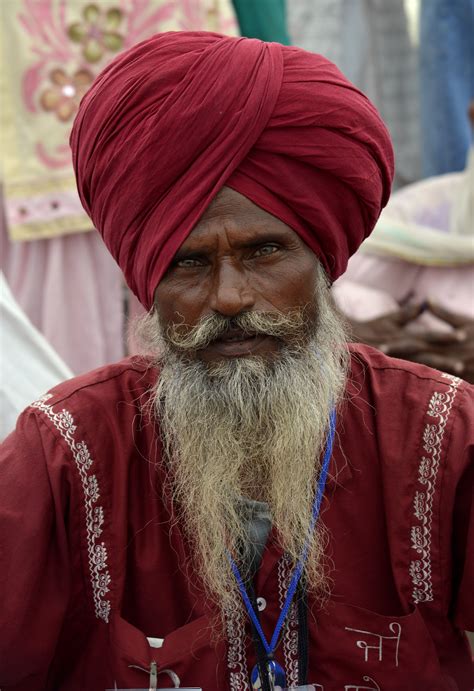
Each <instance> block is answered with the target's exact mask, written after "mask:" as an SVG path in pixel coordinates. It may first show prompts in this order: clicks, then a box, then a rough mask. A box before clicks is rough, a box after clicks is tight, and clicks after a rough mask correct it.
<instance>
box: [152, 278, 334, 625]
mask: <svg viewBox="0 0 474 691" xmlns="http://www.w3.org/2000/svg"><path fill="white" fill-rule="evenodd" d="M320 283H323V279H322V280H321V281H320ZM317 294H318V299H317V307H316V313H317V319H313V322H312V323H310V324H308V319H307V316H306V314H305V310H299V311H297V312H293V313H291V315H280V317H278V316H277V317H275V315H274V314H265V313H251V312H250V313H247V314H246V315H245V318H244V319H245V321H246V328H248V329H249V330H250V331H253V330H255V329H260V330H261V332H272V330H273V332H274V333H275V332H278V333H279V334H280V336H282V340H283V342H284V346H283V347H282V350H281V353H280V354H279V356H278V357H275V358H272V359H264V358H261V357H247V358H235V359H231V360H224V361H221V362H219V364H218V365H212V366H210V365H209V364H206V363H203V362H201V361H199V360H195V359H192V358H190V357H189V352H190V351H191V350H192V348H194V347H195V344H196V338H197V339H198V340H199V341H200V342H205V341H206V338H207V336H208V334H209V332H213V333H214V334H215V332H216V330H217V331H219V324H218V322H219V320H217V322H215V321H214V322H213V321H212V320H211V326H210V327H209V328H207V330H206V326H205V325H204V328H203V327H202V325H200V326H199V327H198V328H197V329H196V328H195V329H193V331H192V335H190V332H189V331H188V332H187V333H181V334H180V333H179V332H178V331H177V330H174V333H168V334H166V335H164V334H163V333H161V330H160V327H159V324H158V322H157V319H156V317H153V321H150V320H151V317H150V318H148V320H149V321H148V323H147V324H146V325H145V328H143V325H142V329H141V331H142V333H143V332H144V331H148V344H149V345H150V332H153V331H154V336H152V338H151V341H152V342H154V344H155V346H159V347H160V350H161V355H160V358H159V366H160V368H161V372H160V376H159V379H158V382H157V384H156V387H155V389H154V391H153V392H152V401H153V407H154V411H155V413H156V416H157V418H158V421H159V425H160V429H161V434H162V438H163V441H164V449H165V455H166V461H167V463H168V466H169V490H170V491H171V494H172V498H173V503H174V506H175V510H176V512H177V514H178V516H179V519H180V521H181V525H182V527H183V528H184V530H185V532H186V534H187V537H188V539H189V540H190V542H191V545H192V554H193V557H192V558H193V560H194V564H193V565H194V566H195V568H196V569H197V572H198V573H199V575H200V579H201V581H202V584H203V586H204V589H205V593H206V594H207V596H208V597H210V598H211V599H212V600H213V601H214V604H217V605H218V607H219V609H220V611H221V612H223V611H225V610H226V608H228V607H229V606H230V605H231V604H232V603H233V602H235V601H236V598H238V590H237V585H236V582H235V578H234V575H233V574H232V572H231V570H230V567H229V563H228V557H227V554H228V552H230V553H231V554H232V555H233V557H234V559H235V560H236V561H237V563H238V564H239V565H240V566H241V569H242V571H243V574H242V575H243V576H244V578H245V577H246V575H247V573H246V571H247V568H248V565H249V562H250V559H249V552H250V548H249V545H248V524H247V519H246V516H245V513H243V512H242V497H251V498H254V499H258V500H260V501H264V502H266V503H267V504H268V506H269V510H270V513H271V516H272V523H273V526H274V527H275V528H276V535H277V539H278V541H279V544H280V546H281V548H282V549H283V550H284V551H285V552H286V554H287V555H288V556H289V557H290V558H291V559H292V560H293V561H294V562H296V561H297V560H298V558H299V556H300V554H301V551H302V549H303V546H304V544H305V541H306V540H307V538H308V529H309V524H310V521H311V513H312V504H313V499H314V491H315V485H316V483H317V478H318V475H319V470H320V457H321V454H322V452H323V449H324V447H325V444H326V437H327V431H328V425H329V417H330V413H331V410H332V409H333V408H335V407H337V406H338V405H339V403H340V400H341V397H342V394H343V390H344V386H345V379H346V370H347V362H348V356H347V349H346V347H345V343H346V340H345V334H344V326H343V322H342V320H341V317H340V316H339V315H338V313H337V312H336V311H335V308H334V307H333V303H332V300H331V298H330V296H329V292H328V290H327V287H326V285H325V284H323V285H322V286H321V285H320V286H319V288H318V293H317ZM252 314H253V315H254V317H252ZM252 319H253V322H252ZM237 321H238V320H237ZM241 326H244V325H243V324H241ZM285 331H286V334H287V338H286V342H285V338H284V337H283V336H284V332H285ZM221 332H222V330H221ZM196 334H198V335H197V336H196ZM214 337H215V335H214ZM180 339H181V341H180ZM183 342H184V343H185V347H182V343H183ZM178 344H180V347H181V350H180V349H179V348H178V347H177V346H178ZM324 548H325V531H324V528H323V524H322V522H321V520H319V521H318V525H317V529H316V530H315V531H314V533H313V535H312V536H311V537H310V545H309V556H308V560H307V562H306V566H305V570H304V576H303V577H304V579H305V581H306V585H307V588H308V589H309V590H310V591H312V592H313V593H319V594H320V595H322V596H324V594H325V591H326V588H327V580H326V574H325V571H326V570H325V564H324V560H323V555H324Z"/></svg>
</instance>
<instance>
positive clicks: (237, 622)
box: [225, 556, 298, 691]
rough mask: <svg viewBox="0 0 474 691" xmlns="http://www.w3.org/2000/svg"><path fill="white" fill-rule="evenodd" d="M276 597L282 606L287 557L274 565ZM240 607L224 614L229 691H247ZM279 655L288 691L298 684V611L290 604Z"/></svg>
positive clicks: (287, 578) (288, 564) (243, 615)
mask: <svg viewBox="0 0 474 691" xmlns="http://www.w3.org/2000/svg"><path fill="white" fill-rule="evenodd" d="M277 573H278V594H279V601H280V607H282V606H283V603H284V600H285V598H286V593H287V591H288V586H289V583H290V580H291V575H292V573H293V569H292V563H291V561H290V559H289V558H288V557H285V556H284V557H282V558H281V559H280V561H279V562H278V572H277ZM246 616H247V615H246V613H245V612H244V609H243V606H242V605H241V603H240V602H236V603H235V604H234V605H232V607H230V608H229V609H228V610H227V611H226V613H225V620H226V631H227V641H228V648H227V667H228V669H229V686H230V689H231V691H249V688H250V687H249V675H248V670H247V662H246V655H245V618H246ZM282 646H283V656H284V663H285V670H286V675H287V684H288V687H289V688H291V687H293V686H296V685H297V684H298V610H297V607H296V605H295V604H294V603H293V604H292V605H291V607H290V610H289V614H288V619H287V624H286V626H285V630H284V633H283V642H282Z"/></svg>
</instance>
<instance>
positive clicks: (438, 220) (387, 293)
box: [334, 174, 474, 331]
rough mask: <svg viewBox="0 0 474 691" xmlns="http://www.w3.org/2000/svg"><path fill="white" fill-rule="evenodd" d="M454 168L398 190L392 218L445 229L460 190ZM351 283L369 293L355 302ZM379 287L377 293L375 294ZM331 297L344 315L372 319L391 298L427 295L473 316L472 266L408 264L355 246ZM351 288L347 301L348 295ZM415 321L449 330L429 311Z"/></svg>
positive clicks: (418, 299)
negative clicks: (451, 171)
mask: <svg viewBox="0 0 474 691" xmlns="http://www.w3.org/2000/svg"><path fill="white" fill-rule="evenodd" d="M459 177H460V176H459V174H456V175H440V176H438V177H434V178H430V179H429V180H423V181H421V182H418V183H415V184H413V185H409V186H407V187H404V188H403V189H402V190H399V191H397V192H396V193H395V194H394V195H393V196H392V198H391V199H390V203H389V205H388V207H387V213H388V212H390V216H391V217H392V218H399V219H400V220H402V221H405V222H414V223H419V224H421V225H426V226H428V227H430V228H435V229H438V230H439V232H440V233H443V232H444V233H447V232H449V227H450V223H451V218H452V214H453V208H454V205H455V204H456V203H457V201H458V195H459V190H460V186H459V182H460V180H459ZM354 284H358V285H361V286H364V287H365V288H369V289H371V290H372V291H374V292H373V294H372V296H368V299H367V300H364V301H361V302H360V303H359V304H358V305H357V306H356V305H355V303H354V299H355V292H354ZM376 292H378V295H376ZM334 294H335V297H336V301H337V302H338V304H339V306H340V307H341V308H342V309H343V311H344V312H345V313H346V314H348V315H349V316H351V317H353V318H355V319H360V320H361V321H363V320H365V319H373V318H375V317H379V316H381V315H382V314H384V313H387V312H388V311H390V310H389V309H387V307H388V303H389V301H390V299H392V300H396V301H397V302H398V303H400V302H403V301H404V300H407V299H410V300H412V301H413V302H423V301H425V300H431V301H433V302H435V303H437V304H438V305H440V306H441V307H444V308H445V309H448V310H451V311H452V312H456V313H458V314H462V315H465V316H466V318H470V319H474V270H473V267H472V265H467V266H459V267H436V266H421V265H418V264H412V263H410V262H407V261H404V260H402V259H395V258H392V257H382V256H380V255H376V254H368V253H367V252H364V253H361V252H358V253H357V254H356V255H355V256H354V257H352V258H351V260H350V261H349V264H348V267H347V271H346V273H345V274H344V276H342V277H341V278H340V279H339V280H338V281H337V283H336V285H335V291H334ZM349 294H351V300H352V304H351V303H350V301H349V299H347V296H348V295H349ZM417 324H418V325H419V326H423V327H425V328H433V329H438V330H443V331H450V330H451V327H450V326H449V325H448V324H447V323H446V322H442V321H440V320H439V319H438V318H437V317H434V316H433V315H431V314H429V313H423V314H422V315H421V316H420V317H419V318H418V320H417Z"/></svg>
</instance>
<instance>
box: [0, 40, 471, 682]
mask: <svg viewBox="0 0 474 691" xmlns="http://www.w3.org/2000/svg"><path fill="white" fill-rule="evenodd" d="M71 144H72V149H73V158H74V165H75V170H76V176H77V181H78V188H79V192H80V194H81V199H82V201H83V204H84V206H85V208H86V210H87V211H88V213H89V214H90V215H91V218H92V220H93V222H94V224H95V226H96V227H97V228H98V229H99V231H100V232H101V234H102V236H103V237H104V240H105V242H106V243H107V245H108V247H109V249H110V251H111V253H112V254H113V256H114V257H115V258H116V259H117V261H118V263H119V264H120V266H121V268H122V270H123V272H124V274H125V277H126V279H127V282H128V284H129V285H130V287H131V288H132V289H133V290H134V292H135V294H136V295H137V296H138V297H139V299H140V301H141V302H142V304H143V305H144V306H145V307H146V308H147V309H148V310H149V314H148V315H147V316H146V318H145V319H144V320H143V321H142V324H141V326H140V333H141V338H142V341H143V343H144V348H145V349H146V350H147V351H148V352H149V354H150V355H149V356H148V357H142V358H130V359H128V360H125V361H123V362H121V363H118V364H116V365H111V366H110V367H106V368H103V369H101V370H98V371H96V372H92V373H90V374H89V375H85V376H83V377H79V378H76V379H73V380H71V381H70V382H68V383H66V384H63V385H61V386H59V387H56V388H55V389H53V390H52V391H51V392H50V393H49V394H46V395H45V396H43V397H42V398H40V399H39V400H38V401H36V402H35V403H33V404H32V405H31V406H30V407H29V408H28V409H27V410H26V411H25V412H24V413H23V415H22V416H21V417H20V419H19V421H18V425H17V429H16V432H15V433H14V434H13V435H11V436H10V437H9V438H8V439H7V441H6V442H5V444H4V448H3V460H2V472H1V474H0V477H1V481H2V499H1V504H0V505H1V507H2V508H1V534H2V542H3V544H4V552H3V555H4V556H3V561H2V564H1V569H0V573H1V578H2V603H3V607H2V610H1V612H0V618H1V625H2V632H1V639H0V640H1V653H2V655H1V662H0V680H1V688H2V689H16V690H18V689H27V688H28V689H30V688H38V689H40V688H41V689H42V688H46V689H61V690H62V689H68V690H69V689H74V690H76V689H87V690H88V691H95V690H96V689H97V690H99V689H100V690H102V689H105V688H139V687H140V688H145V687H146V688H156V687H158V688H166V687H168V688H169V687H170V686H171V685H172V684H173V683H175V684H180V688H191V687H192V688H202V689H205V690H206V691H222V690H223V689H232V690H233V691H244V690H249V689H251V688H254V689H258V688H262V689H265V690H267V691H268V689H271V688H273V687H275V688H283V687H288V688H290V687H291V688H295V687H298V685H299V687H300V688H303V689H310V690H312V689H313V688H317V689H325V690H326V691H327V690H328V689H331V690H332V689H362V688H365V689H379V691H380V690H381V689H383V690H384V691H386V690H387V689H397V690H399V689H417V690H419V689H439V690H441V689H454V688H457V689H467V688H468V687H469V684H470V682H471V673H472V668H471V656H470V652H469V647H468V644H467V641H466V638H465V634H464V633H463V630H464V629H469V628H470V627H472V625H473V624H474V621H473V617H474V611H473V610H474V608H473V603H472V598H471V593H470V584H471V582H472V576H473V561H472V552H469V551H468V542H469V540H471V541H472V530H473V528H472V510H471V502H472V465H469V456H468V453H469V447H470V445H472V437H473V432H472V426H470V425H471V423H472V420H471V419H470V416H472V410H473V406H472V398H473V396H472V390H471V389H470V388H469V386H468V385H467V384H466V383H465V382H462V381H461V380H460V379H457V378H456V377H453V376H448V375H442V374H440V373H439V372H436V371H434V370H430V369H428V368H425V367H423V366H421V365H415V364H410V363H406V362H401V361H397V360H392V359H390V358H388V357H386V356H384V355H382V354H381V353H378V352H377V351H375V350H372V349H370V348H368V347H365V346H359V347H357V346H355V347H351V348H348V347H347V346H346V345H345V339H344V326H343V324H342V323H341V320H340V318H339V316H338V314H337V313H336V311H335V309H334V307H333V305H332V302H331V300H330V299H329V296H328V278H329V279H330V280H331V281H332V280H334V279H335V278H336V277H337V276H338V275H340V274H341V273H342V272H343V271H344V269H345V266H346V264H347V260H348V257H349V255H350V254H351V253H352V252H354V251H355V250H356V248H357V246H358V245H359V244H360V242H361V241H362V240H363V238H364V237H365V236H366V235H367V234H368V233H369V232H370V230H371V229H372V227H373V225H374V223H375V221H376V218H377V216H378V214H379V212H380V209H381V207H382V205H383V204H385V203H386V201H387V198H388V195H389V188H390V181H391V177H392V174H393V165H392V152H391V147H390V141H389V138H388V135H387V132H386V129H385V127H384V126H383V123H382V122H381V121H380V118H379V116H378V114H377V112H376V111H375V109H374V108H373V107H372V106H371V104H370V103H369V102H368V101H367V99H366V98H365V97H364V96H363V95H362V94H361V93H360V92H358V91H357V90H356V89H355V88H354V87H353V86H352V85H351V84H350V83H348V82H347V81H346V80H345V78H344V77H343V76H342V75H341V74H340V72H339V71H338V70H337V68H335V66H334V65H332V64H331V63H329V62H328V61H327V60H325V59H324V58H322V57H321V56H317V55H312V54H309V53H305V52H304V51H301V50H299V49H294V48H284V47H283V46H280V45H278V44H265V43H262V42H260V41H257V40H250V39H231V38H226V37H222V36H219V35H217V34H205V33H183V34H163V35H158V36H156V37H154V38H152V39H150V40H149V41H147V42H144V43H142V44H140V45H138V46H136V47H134V48H133V49H131V50H130V51H128V52H126V53H124V54H123V55H122V56H120V57H119V58H118V59H117V60H116V61H115V62H114V63H112V64H111V65H110V66H109V67H108V68H107V69H106V70H105V71H104V72H103V73H102V75H101V76H100V77H99V78H98V80H97V81H96V83H95V85H94V86H93V87H92V89H91V91H90V92H89V93H88V95H87V96H86V97H85V99H84V100H83V103H82V105H81V109H80V112H79V115H78V118H77V119H76V122H75V125H74V129H73V133H72V138H71ZM84 331H85V337H87V326H86V325H85V326H84ZM170 677H171V678H170Z"/></svg>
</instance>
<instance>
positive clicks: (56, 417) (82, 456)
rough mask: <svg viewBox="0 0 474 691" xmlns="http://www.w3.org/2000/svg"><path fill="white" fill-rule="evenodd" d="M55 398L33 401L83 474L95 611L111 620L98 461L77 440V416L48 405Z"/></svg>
mask: <svg viewBox="0 0 474 691" xmlns="http://www.w3.org/2000/svg"><path fill="white" fill-rule="evenodd" d="M50 398H52V394H46V395H45V396H42V397H41V398H39V399H38V400H37V401H35V402H34V403H32V404H31V405H32V407H34V408H37V409H38V410H40V411H41V412H42V413H44V415H46V417H47V418H48V419H49V420H51V422H52V423H53V425H54V426H55V427H56V429H57V430H58V432H59V433H60V434H61V436H62V437H63V439H64V440H65V441H66V443H67V445H68V446H69V448H70V449H71V453H72V456H73V459H74V462H75V464H76V467H77V470H78V472H79V477H80V478H81V483H82V489H83V492H84V506H85V511H86V534H87V551H88V556H89V569H90V574H91V583H92V593H93V597H94V608H95V614H96V617H97V618H98V619H103V620H104V621H105V622H106V623H108V621H109V615H110V602H109V601H108V600H107V599H105V595H106V594H107V593H108V592H109V590H110V588H109V585H110V580H111V579H110V574H109V571H108V570H107V559H108V554H107V548H106V546H105V544H104V543H103V542H100V543H98V542H97V541H98V539H99V538H100V536H101V534H102V526H103V524H104V509H103V508H102V506H94V505H95V504H96V502H97V500H98V499H99V497H100V490H99V483H98V481H97V477H96V476H95V475H92V474H90V473H89V470H90V468H91V467H92V465H93V463H94V461H93V459H92V457H91V455H90V453H89V449H88V448H87V445H86V443H85V442H84V441H76V440H75V439H74V434H75V432H76V429H77V427H76V425H75V424H74V418H73V417H72V415H71V413H69V411H67V410H65V409H63V410H62V411H61V412H59V413H56V412H55V411H54V410H53V407H52V406H51V405H46V401H48V400H49V399H50Z"/></svg>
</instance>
